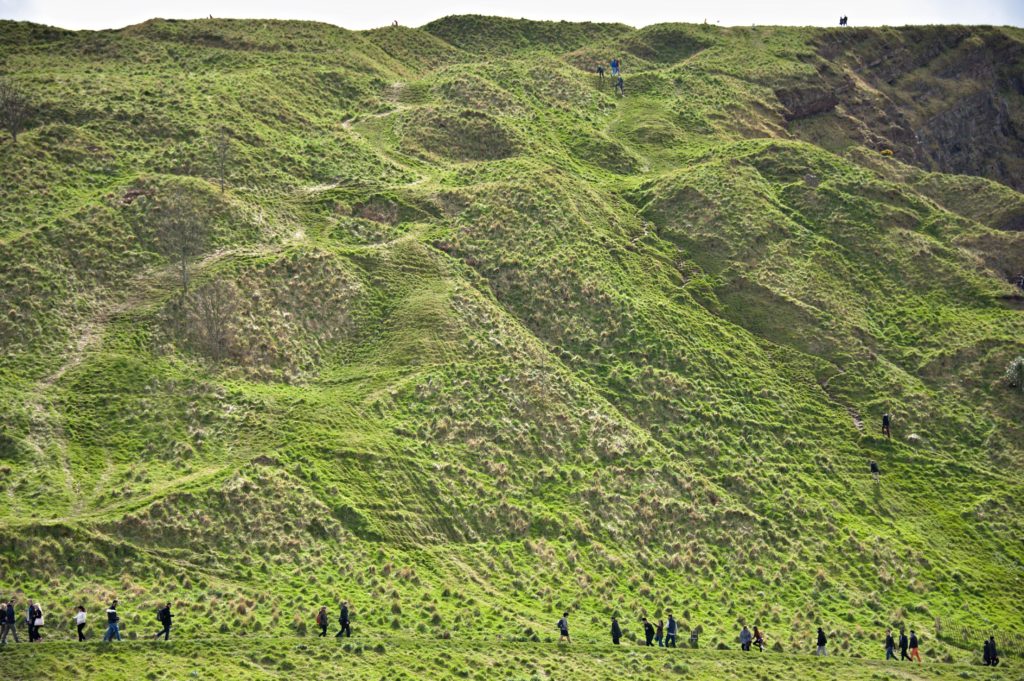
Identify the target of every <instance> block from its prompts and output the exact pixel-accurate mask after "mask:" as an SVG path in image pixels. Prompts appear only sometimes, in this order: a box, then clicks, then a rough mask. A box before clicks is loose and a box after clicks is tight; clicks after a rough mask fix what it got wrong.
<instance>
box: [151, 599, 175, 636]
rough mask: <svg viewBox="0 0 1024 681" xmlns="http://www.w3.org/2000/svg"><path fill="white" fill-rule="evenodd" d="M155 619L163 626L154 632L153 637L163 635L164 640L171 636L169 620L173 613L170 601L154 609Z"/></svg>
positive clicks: (171, 618)
mask: <svg viewBox="0 0 1024 681" xmlns="http://www.w3.org/2000/svg"><path fill="white" fill-rule="evenodd" d="M156 619H157V621H158V622H160V626H161V627H163V628H162V629H160V631H158V632H156V634H155V635H154V636H153V638H154V639H159V638H160V637H161V636H163V637H164V640H165V641H166V640H168V639H169V638H170V637H171V621H172V620H173V619H174V615H172V614H171V604H170V603H168V604H166V605H165V606H164V607H162V608H160V609H159V610H157V611H156Z"/></svg>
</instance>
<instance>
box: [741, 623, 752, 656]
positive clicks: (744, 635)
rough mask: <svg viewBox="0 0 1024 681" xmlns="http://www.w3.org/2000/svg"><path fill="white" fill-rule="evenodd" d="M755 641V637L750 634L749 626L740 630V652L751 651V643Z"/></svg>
mask: <svg viewBox="0 0 1024 681" xmlns="http://www.w3.org/2000/svg"><path fill="white" fill-rule="evenodd" d="M753 640H754V637H753V636H752V635H751V633H750V629H747V625H745V624H744V625H743V629H741V630H740V650H745V651H749V650H750V642H751V641H753Z"/></svg>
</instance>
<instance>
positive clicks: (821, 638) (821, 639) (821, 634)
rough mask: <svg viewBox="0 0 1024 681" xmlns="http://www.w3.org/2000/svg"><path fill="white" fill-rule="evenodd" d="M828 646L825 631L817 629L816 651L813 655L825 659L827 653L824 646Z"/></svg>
mask: <svg viewBox="0 0 1024 681" xmlns="http://www.w3.org/2000/svg"><path fill="white" fill-rule="evenodd" d="M826 645H828V638H827V637H826V636H825V630H824V629H822V628H821V627H818V650H817V652H815V655H817V656H818V657H826V656H827V655H828V652H827V651H826V650H825V646H826Z"/></svg>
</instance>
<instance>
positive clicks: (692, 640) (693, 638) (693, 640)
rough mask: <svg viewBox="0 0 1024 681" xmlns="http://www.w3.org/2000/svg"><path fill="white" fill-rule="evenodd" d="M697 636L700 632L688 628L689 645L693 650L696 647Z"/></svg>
mask: <svg viewBox="0 0 1024 681" xmlns="http://www.w3.org/2000/svg"><path fill="white" fill-rule="evenodd" d="M699 637H700V634H698V633H697V630H696V629H692V630H690V647H691V648H693V649H694V650H696V649H697V639H698V638H699Z"/></svg>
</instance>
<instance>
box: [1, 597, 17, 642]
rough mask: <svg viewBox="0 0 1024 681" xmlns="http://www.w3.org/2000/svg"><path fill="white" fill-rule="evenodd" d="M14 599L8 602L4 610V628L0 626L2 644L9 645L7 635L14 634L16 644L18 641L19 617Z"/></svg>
mask: <svg viewBox="0 0 1024 681" xmlns="http://www.w3.org/2000/svg"><path fill="white" fill-rule="evenodd" d="M14 603H15V601H14V599H13V598H12V599H11V600H9V601H7V604H6V607H5V608H4V617H3V626H0V644H6V643H7V635H8V634H14V642H15V643H20V641H18V616H17V612H16V611H15V609H14Z"/></svg>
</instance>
